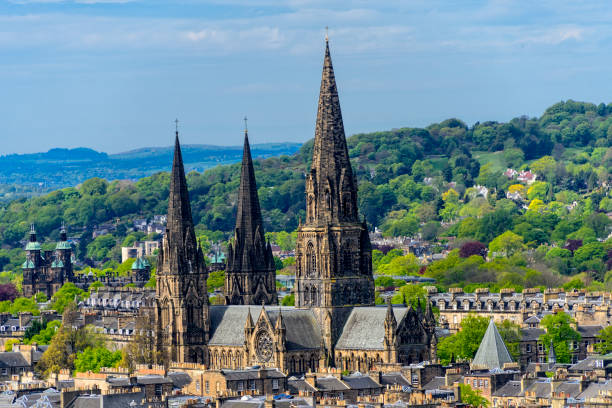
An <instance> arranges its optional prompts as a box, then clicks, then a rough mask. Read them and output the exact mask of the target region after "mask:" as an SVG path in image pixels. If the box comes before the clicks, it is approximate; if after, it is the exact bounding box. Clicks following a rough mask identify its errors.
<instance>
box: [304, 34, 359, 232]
mask: <svg viewBox="0 0 612 408" xmlns="http://www.w3.org/2000/svg"><path fill="white" fill-rule="evenodd" d="M312 171H313V173H314V177H315V181H316V189H317V190H318V197H319V199H325V191H326V190H329V191H330V193H331V194H332V195H333V196H332V197H331V205H332V207H335V208H334V209H332V214H333V215H334V217H337V216H338V213H339V211H338V210H339V208H338V207H339V205H340V200H339V196H338V194H339V193H340V191H347V190H350V191H354V193H355V194H352V197H351V200H352V201H353V202H352V207H353V208H354V209H355V210H356V208H357V194H356V188H355V185H354V178H353V170H352V168H351V163H350V160H349V153H348V148H347V145H346V136H345V134H344V123H343V121H342V112H341V110H340V99H339V97H338V87H337V86H336V77H335V74H334V67H333V65H332V60H331V55H330V52H329V41H328V40H327V38H326V39H325V57H324V59H323V74H322V76H321V88H320V91H319V107H318V111H317V122H316V128H315V139H314V146H313V156H312ZM328 183H329V184H328ZM320 207H321V208H324V207H323V206H322V205H320ZM353 212H354V214H352V216H351V217H350V218H354V219H351V220H350V221H355V222H357V221H359V220H358V218H357V212H356V211H353Z"/></svg>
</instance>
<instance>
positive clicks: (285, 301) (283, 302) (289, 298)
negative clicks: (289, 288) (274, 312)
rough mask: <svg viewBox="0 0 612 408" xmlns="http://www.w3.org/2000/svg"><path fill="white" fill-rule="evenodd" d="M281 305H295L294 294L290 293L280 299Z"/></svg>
mask: <svg viewBox="0 0 612 408" xmlns="http://www.w3.org/2000/svg"><path fill="white" fill-rule="evenodd" d="M281 306H295V295H294V294H293V293H292V294H290V295H287V296H285V297H284V298H283V299H282V300H281Z"/></svg>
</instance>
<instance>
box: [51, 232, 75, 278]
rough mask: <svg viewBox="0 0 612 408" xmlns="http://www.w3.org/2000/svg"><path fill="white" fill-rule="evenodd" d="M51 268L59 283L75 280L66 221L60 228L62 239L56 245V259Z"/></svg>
mask: <svg viewBox="0 0 612 408" xmlns="http://www.w3.org/2000/svg"><path fill="white" fill-rule="evenodd" d="M51 269H52V272H53V275H54V277H55V279H54V280H55V281H57V282H58V283H61V284H63V283H64V281H72V280H74V272H73V269H72V245H70V243H69V242H68V234H67V232H66V226H65V225H64V223H62V227H61V229H60V239H59V241H58V242H57V244H56V245H55V259H54V260H53V262H52V263H51ZM60 286H61V285H60ZM58 290H59V288H58Z"/></svg>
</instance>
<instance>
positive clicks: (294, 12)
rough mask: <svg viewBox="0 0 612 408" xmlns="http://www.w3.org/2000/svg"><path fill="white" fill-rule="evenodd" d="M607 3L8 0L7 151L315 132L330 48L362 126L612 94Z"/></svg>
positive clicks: (357, 126) (4, 52)
mask: <svg viewBox="0 0 612 408" xmlns="http://www.w3.org/2000/svg"><path fill="white" fill-rule="evenodd" d="M611 20H612V7H610V5H609V2H607V1H605V0H602V1H597V0H590V1H580V0H574V1H569V0H568V1H565V0H539V1H505V0H490V1H476V0H466V1H458V0H455V1H442V0H389V1H365V0H341V1H334V0H326V1H323V0H288V1H272V0H218V1H215V0H210V1H205V0H172V1H170V0H142V1H138V0H134V1H129V0H123V1H122V0H116V1H113V0H80V1H74V0H73V1H70V0H64V1H62V0H0V96H1V97H0V140H1V141H2V143H1V144H0V154H7V153H14V152H17V153H24V152H38V151H46V150H48V149H49V148H52V147H76V146H85V147H91V148H94V149H97V150H101V151H106V152H120V151H126V150H129V149H134V148H138V147H144V146H165V145H170V144H171V142H172V137H173V134H172V133H173V126H174V125H173V120H174V119H175V118H176V117H178V118H179V120H180V127H181V138H182V141H183V143H207V144H224V145H229V144H240V143H241V139H242V127H243V122H242V118H243V117H244V115H248V117H249V130H250V132H249V135H250V137H251V139H252V142H254V143H262V142H278V141H299V142H302V141H305V140H308V139H309V138H311V137H312V136H313V134H314V121H315V116H316V103H317V94H318V88H319V81H320V75H321V65H322V59H323V46H324V42H323V37H324V31H325V30H324V27H325V26H329V27H330V29H329V35H330V45H331V51H332V58H333V61H334V68H335V70H336V78H337V81H338V86H339V88H340V98H341V99H340V101H341V105H342V110H343V116H344V121H345V128H346V131H347V133H348V134H353V133H358V132H367V131H374V130H383V129H390V128H395V127H403V126H426V125H428V124H430V123H432V122H437V121H440V120H444V119H446V118H449V117H458V118H460V119H462V120H464V121H466V122H467V123H468V124H470V125H471V124H473V123H474V122H476V121H484V120H500V121H501V120H509V119H511V118H512V117H515V116H519V115H523V114H526V115H529V116H538V115H540V114H541V113H542V112H543V111H544V109H546V108H547V107H548V106H550V105H551V104H553V103H555V102H557V101H559V100H566V99H570V98H571V99H575V100H584V101H589V102H595V103H599V102H606V103H607V102H609V101H611V100H612V98H610V95H612V81H611V79H612V75H611V70H612V68H611V67H612V52H611V51H612V41H611V35H612V25H610V23H609V22H610V21H611Z"/></svg>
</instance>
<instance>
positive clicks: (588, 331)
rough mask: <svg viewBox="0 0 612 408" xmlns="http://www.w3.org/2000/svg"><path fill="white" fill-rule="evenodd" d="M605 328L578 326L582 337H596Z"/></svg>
mask: <svg viewBox="0 0 612 408" xmlns="http://www.w3.org/2000/svg"><path fill="white" fill-rule="evenodd" d="M602 329H603V326H578V332H579V333H580V335H581V336H582V337H596V336H597V335H598V334H599V332H600V331H601V330H602Z"/></svg>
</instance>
